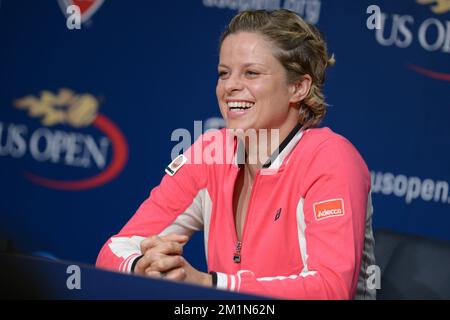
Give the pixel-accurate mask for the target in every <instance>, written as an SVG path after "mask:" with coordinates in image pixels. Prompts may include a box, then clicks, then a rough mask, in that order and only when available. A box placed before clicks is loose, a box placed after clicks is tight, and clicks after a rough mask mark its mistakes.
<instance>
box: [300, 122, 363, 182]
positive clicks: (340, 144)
mask: <svg viewBox="0 0 450 320" xmlns="http://www.w3.org/2000/svg"><path fill="white" fill-rule="evenodd" d="M300 142H301V143H300V145H299V150H298V151H299V155H300V154H301V156H302V157H303V159H304V163H309V165H310V166H312V167H315V168H323V169H325V168H328V169H337V170H341V171H344V172H345V171H347V172H350V171H359V172H361V173H364V174H366V173H368V168H367V165H366V163H365V161H364V159H363V158H362V156H361V155H360V153H359V152H358V150H357V149H356V148H355V146H354V145H353V144H352V143H351V142H350V141H349V140H348V139H346V138H345V137H343V136H342V135H340V134H337V133H335V132H333V131H332V130H331V129H330V128H327V127H325V128H314V129H308V130H306V131H305V132H304V133H303V137H302V139H301V141H300Z"/></svg>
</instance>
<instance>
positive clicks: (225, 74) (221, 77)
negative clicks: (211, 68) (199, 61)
mask: <svg viewBox="0 0 450 320" xmlns="http://www.w3.org/2000/svg"><path fill="white" fill-rule="evenodd" d="M227 75H228V72H227V71H224V70H220V71H219V72H218V77H219V78H220V79H223V78H225V77H226V76H227Z"/></svg>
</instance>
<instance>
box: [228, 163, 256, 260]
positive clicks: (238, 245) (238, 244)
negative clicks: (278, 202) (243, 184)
mask: <svg viewBox="0 0 450 320" xmlns="http://www.w3.org/2000/svg"><path fill="white" fill-rule="evenodd" d="M258 176H259V171H258V172H257V173H256V174H255V179H254V180H253V188H252V192H251V193H250V200H249V201H248V207H247V213H246V215H245V221H244V229H243V230H242V234H241V240H239V238H238V236H237V231H236V223H234V234H235V235H236V247H235V250H234V255H233V262H234V263H241V251H242V243H243V240H244V234H245V230H246V229H247V220H248V216H249V214H250V209H251V206H252V202H253V196H254V193H255V189H256V181H257V179H258ZM233 221H234V217H233Z"/></svg>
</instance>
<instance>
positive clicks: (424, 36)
mask: <svg viewBox="0 0 450 320" xmlns="http://www.w3.org/2000/svg"><path fill="white" fill-rule="evenodd" d="M415 2H416V3H417V4H419V5H422V6H423V8H424V9H427V8H428V9H429V10H430V12H432V13H434V15H439V16H442V15H445V14H448V13H449V12H450V0H416V1H415ZM375 39H376V41H377V42H378V43H379V44H380V45H382V46H386V47H387V46H396V47H398V48H402V49H405V48H409V47H410V46H411V45H412V44H413V43H415V42H417V43H418V44H419V45H420V47H421V48H422V49H423V50H425V51H428V52H440V53H442V54H450V21H448V20H446V21H444V20H442V19H441V18H439V17H436V16H433V17H429V18H427V19H425V20H423V21H418V19H416V18H415V17H414V16H412V15H401V14H395V13H381V28H379V29H376V31H375ZM406 67H407V68H409V69H411V70H413V71H415V72H417V73H419V74H422V75H424V76H426V77H429V78H433V79H436V80H443V81H450V74H449V73H445V72H440V71H436V70H429V69H427V68H424V67H422V66H418V65H416V64H413V63H409V64H407V65H406Z"/></svg>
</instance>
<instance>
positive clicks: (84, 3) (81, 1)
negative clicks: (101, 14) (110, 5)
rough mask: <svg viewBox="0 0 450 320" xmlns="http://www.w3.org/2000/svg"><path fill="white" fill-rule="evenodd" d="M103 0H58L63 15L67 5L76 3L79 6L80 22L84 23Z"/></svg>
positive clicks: (65, 13) (65, 12)
mask: <svg viewBox="0 0 450 320" xmlns="http://www.w3.org/2000/svg"><path fill="white" fill-rule="evenodd" d="M104 1H105V0H58V3H59V6H60V7H61V10H62V12H63V13H64V15H66V16H67V7H69V6H71V5H76V6H77V7H78V8H80V13H81V22H82V23H84V22H86V21H87V20H89V19H90V18H91V17H92V15H93V14H94V13H96V12H97V10H98V9H99V8H100V6H101V5H102V4H103V2H104Z"/></svg>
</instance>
